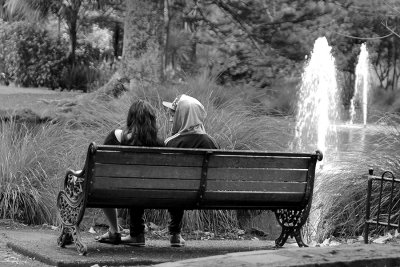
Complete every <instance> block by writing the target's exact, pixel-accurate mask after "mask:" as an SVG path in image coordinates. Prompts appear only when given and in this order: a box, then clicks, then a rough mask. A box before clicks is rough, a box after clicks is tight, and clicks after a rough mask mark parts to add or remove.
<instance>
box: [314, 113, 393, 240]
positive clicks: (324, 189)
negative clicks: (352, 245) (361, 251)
mask: <svg viewBox="0 0 400 267" xmlns="http://www.w3.org/2000/svg"><path fill="white" fill-rule="evenodd" d="M399 122H400V117H399V116H398V115H394V114H385V115H383V116H382V117H381V119H380V120H379V121H378V123H377V124H376V125H373V126H372V127H375V129H377V130H378V133H379V134H377V135H376V136H377V137H376V138H375V139H373V140H372V141H370V143H366V144H365V146H366V147H368V149H369V150H368V152H365V151H351V152H341V155H339V154H337V155H333V156H332V157H331V158H332V159H333V162H331V163H327V164H326V165H325V166H324V167H323V169H322V170H318V171H317V174H316V177H318V178H317V183H316V187H315V193H314V198H313V206H314V207H313V211H312V213H314V217H317V218H318V225H317V226H316V229H314V230H315V231H316V233H317V240H318V241H320V242H322V241H323V240H324V239H325V238H328V237H330V236H335V237H344V238H353V237H355V236H360V235H361V234H362V233H363V231H364V222H365V211H366V197H367V180H368V179H367V174H368V169H369V168H373V169H374V175H377V176H381V175H382V174H383V172H384V171H386V170H390V171H392V172H393V173H394V175H395V176H397V177H398V175H399V172H398V170H399V167H400V157H399V156H398V153H397V151H398V149H399V147H400V138H399V136H400V125H399ZM373 129H374V128H373ZM373 129H372V130H373ZM378 185H379V184H378V183H374V187H373V191H372V197H371V199H372V201H371V216H374V214H376V211H377V209H378V199H379V195H378V193H379V186H378ZM382 196H383V197H382V204H381V207H382V211H383V217H381V218H384V216H385V214H387V212H388V210H387V207H388V206H389V204H388V203H389V198H390V187H389V185H388V184H385V186H384V188H383V195H382ZM399 202H400V192H399V187H397V189H395V191H394V195H393V203H394V205H393V209H392V210H393V211H392V214H393V215H392V219H393V220H392V222H394V221H395V220H397V222H396V223H398V215H399V210H400V204H399ZM385 209H386V211H385ZM371 229H373V227H371ZM383 230H384V227H381V228H379V229H378V231H375V232H374V230H372V231H371V233H380V234H381V233H382V231H383Z"/></svg>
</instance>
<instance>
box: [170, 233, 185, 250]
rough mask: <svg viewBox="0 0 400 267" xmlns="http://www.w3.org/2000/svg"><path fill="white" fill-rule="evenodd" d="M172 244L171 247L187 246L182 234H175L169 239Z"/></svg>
mask: <svg viewBox="0 0 400 267" xmlns="http://www.w3.org/2000/svg"><path fill="white" fill-rule="evenodd" d="M169 241H170V242H171V247H183V246H184V245H185V239H183V237H182V236H181V234H173V235H171V238H170V239H169Z"/></svg>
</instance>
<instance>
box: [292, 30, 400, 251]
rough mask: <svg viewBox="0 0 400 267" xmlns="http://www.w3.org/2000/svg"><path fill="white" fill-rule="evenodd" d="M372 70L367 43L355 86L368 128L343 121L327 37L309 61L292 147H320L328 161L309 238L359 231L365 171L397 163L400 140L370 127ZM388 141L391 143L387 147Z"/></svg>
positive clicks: (318, 180)
mask: <svg viewBox="0 0 400 267" xmlns="http://www.w3.org/2000/svg"><path fill="white" fill-rule="evenodd" d="M368 70H369V65H368V53H367V50H366V46H365V45H363V46H362V47H361V53H360V56H359V60H358V64H357V69H356V74H357V76H356V87H355V89H356V90H358V91H357V92H355V94H354V99H352V103H351V104H352V109H351V112H352V114H353V115H352V117H351V123H353V122H354V120H355V115H354V114H355V106H356V103H357V101H362V102H361V103H362V110H363V123H364V127H362V126H361V127H359V125H350V124H343V123H341V122H340V121H339V107H340V106H339V90H338V86H337V82H336V81H337V80H336V68H335V60H334V58H333V57H332V55H331V47H330V46H329V45H328V42H327V40H326V38H324V37H321V38H318V39H317V40H316V41H315V44H314V47H313V51H312V53H311V56H310V58H309V59H308V61H307V62H306V64H305V67H304V71H303V74H302V80H301V85H300V87H299V94H298V105H297V113H296V125H295V136H294V138H293V140H292V141H291V144H290V145H291V148H292V149H293V150H294V151H304V152H313V151H315V150H316V149H319V150H321V151H322V152H323V153H324V160H323V164H321V163H319V168H318V169H317V173H316V180H315V186H314V196H313V200H312V207H311V213H310V216H309V222H308V223H307V237H306V238H307V240H309V241H311V240H312V241H314V242H320V243H321V242H323V241H324V239H325V238H326V237H327V235H330V234H332V232H334V230H335V231H336V230H338V231H339V230H340V231H344V232H345V233H347V232H352V233H354V232H355V231H353V230H354V229H356V228H357V227H358V226H357V225H358V224H357V223H356V222H360V218H361V217H362V215H363V214H361V213H359V212H360V211H361V210H362V209H361V208H362V207H363V205H364V202H363V201H364V197H363V198H360V197H359V196H360V195H362V194H363V193H364V191H363V190H364V186H365V181H366V180H365V177H364V176H363V175H364V174H366V173H367V171H368V169H369V168H370V167H373V168H374V169H380V168H382V166H383V167H384V168H385V169H386V168H387V166H388V165H390V164H391V165H392V166H395V165H396V164H397V163H393V160H392V159H391V158H392V157H393V155H396V154H395V153H396V152H395V151H396V150H398V148H399V147H398V146H400V145H394V144H399V143H400V142H398V141H396V140H392V139H390V141H387V140H385V138H386V137H390V136H389V135H388V134H387V133H386V132H385V128H382V127H383V126H382V127H380V126H379V125H373V124H371V125H369V126H368V127H365V126H366V124H367V96H368V86H369V83H368V74H369V71H368ZM359 89H360V90H359ZM361 90H362V99H361V97H360V94H361ZM388 140H389V139H388ZM387 142H389V144H390V145H386V144H387ZM360 191H362V193H360ZM338 203H341V205H339V204H338ZM355 203H356V204H355ZM349 214H355V216H350V215H349ZM344 220H346V221H344ZM337 222H339V224H338V223H337ZM340 223H344V225H345V226H346V227H348V228H349V230H347V229H344V228H340V227H341V226H338V225H340ZM357 231H359V230H358V229H357Z"/></svg>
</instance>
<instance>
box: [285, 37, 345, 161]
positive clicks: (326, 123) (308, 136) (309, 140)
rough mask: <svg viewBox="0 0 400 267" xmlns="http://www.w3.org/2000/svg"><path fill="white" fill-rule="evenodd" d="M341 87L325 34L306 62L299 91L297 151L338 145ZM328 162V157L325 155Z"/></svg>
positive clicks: (293, 146) (296, 131)
mask: <svg viewBox="0 0 400 267" xmlns="http://www.w3.org/2000/svg"><path fill="white" fill-rule="evenodd" d="M338 99H339V93H338V87H337V82H336V67H335V60H334V58H333V57H332V55H331V47H330V46H329V45H328V41H327V40H326V38H325V37H320V38H318V39H317V40H316V41H315V44H314V48H313V51H312V54H311V57H310V59H309V60H308V62H307V63H306V66H305V68H304V72H303V75H302V83H301V87H300V90H299V99H298V107H297V115H296V128H295V137H294V140H293V143H292V144H291V146H292V148H293V149H294V150H300V151H302V150H305V151H310V150H315V149H317V148H318V149H319V150H320V151H322V152H323V153H324V155H327V156H328V157H329V153H326V154H325V152H326V151H327V149H328V145H329V146H330V147H335V146H336V143H337V140H336V127H335V123H336V121H337V120H338V117H339V115H338ZM324 161H326V158H325V157H324Z"/></svg>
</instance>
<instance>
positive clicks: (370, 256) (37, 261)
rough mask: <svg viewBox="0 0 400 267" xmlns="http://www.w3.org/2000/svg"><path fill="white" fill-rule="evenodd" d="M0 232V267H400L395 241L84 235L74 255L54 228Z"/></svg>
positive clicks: (399, 254) (399, 257) (72, 248)
mask: <svg viewBox="0 0 400 267" xmlns="http://www.w3.org/2000/svg"><path fill="white" fill-rule="evenodd" d="M0 236H1V237H2V238H1V239H2V240H1V242H0V259H1V258H3V260H2V261H1V260H0V266H15V267H16V266H35V267H45V266H49V265H50V266H158V267H169V266H170V267H181V266H193V267H200V266H210V267H212V266H242V267H253V266H259V267H263V266H388V267H389V266H400V253H399V250H400V245H398V244H397V242H394V243H393V244H384V245H377V244H373V245H364V244H353V245H339V246H335V247H324V248H298V247H297V245H296V244H294V243H292V244H287V245H285V247H284V248H281V249H274V247H273V245H274V243H273V241H261V240H255V241H252V240H188V242H187V246H186V247H184V248H171V247H169V242H168V240H148V242H147V244H146V247H144V248H137V247H131V246H127V245H120V246H113V245H107V244H99V243H97V242H95V241H94V240H93V235H90V234H87V233H85V234H84V238H83V240H84V242H85V244H87V246H88V255H87V256H79V255H78V253H77V251H76V250H75V247H74V246H73V245H71V246H67V247H66V248H59V247H58V246H57V244H56V239H57V236H58V231H51V230H48V229H47V230H41V229H37V230H32V229H0ZM1 244H3V245H1ZM5 244H6V245H7V246H8V248H7V247H5ZM10 248H11V249H12V250H13V251H11V250H10ZM15 252H18V253H19V254H17V253H15ZM96 264H97V265H96Z"/></svg>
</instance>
